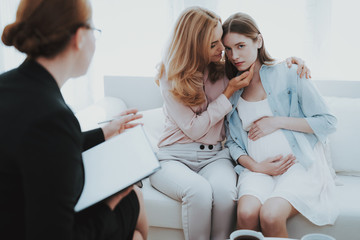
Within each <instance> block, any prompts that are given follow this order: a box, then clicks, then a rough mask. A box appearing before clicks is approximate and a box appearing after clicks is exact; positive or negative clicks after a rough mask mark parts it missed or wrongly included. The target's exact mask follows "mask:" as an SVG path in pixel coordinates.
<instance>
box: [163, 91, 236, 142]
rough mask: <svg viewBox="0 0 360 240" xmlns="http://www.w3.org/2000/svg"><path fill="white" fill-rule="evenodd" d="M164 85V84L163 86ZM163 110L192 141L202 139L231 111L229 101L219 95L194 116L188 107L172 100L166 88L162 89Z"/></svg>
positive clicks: (222, 95)
mask: <svg viewBox="0 0 360 240" xmlns="http://www.w3.org/2000/svg"><path fill="white" fill-rule="evenodd" d="M165 85H166V84H165ZM161 91H162V94H163V98H164V108H165V112H166V113H167V115H168V117H169V118H170V119H171V120H172V121H174V122H175V123H176V124H177V126H178V127H179V128H180V129H181V130H182V131H183V132H184V134H185V135H187V136H188V137H189V138H191V139H192V140H194V141H196V140H197V139H199V138H201V137H203V136H204V135H205V134H206V133H208V131H209V130H210V129H211V127H213V126H214V125H215V124H216V123H218V122H219V121H221V120H222V119H223V118H224V117H225V115H226V114H227V113H229V112H230V111H231V109H232V106H231V103H230V101H229V100H228V99H227V97H226V96H225V95H224V94H220V95H219V96H218V97H217V98H216V99H215V100H214V101H212V102H211V103H210V104H209V105H208V107H207V109H206V110H205V111H203V112H202V113H200V114H196V113H195V112H194V111H193V110H192V109H191V108H190V107H187V106H185V105H184V104H182V103H180V102H178V101H177V100H175V99H174V97H173V96H172V94H171V93H170V92H169V90H168V88H166V87H165V88H163V87H162V90H161Z"/></svg>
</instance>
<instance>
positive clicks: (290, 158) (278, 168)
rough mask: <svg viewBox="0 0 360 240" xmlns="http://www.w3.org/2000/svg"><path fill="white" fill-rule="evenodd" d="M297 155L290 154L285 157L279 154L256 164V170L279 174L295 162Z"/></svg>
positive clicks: (268, 173) (273, 174)
mask: <svg viewBox="0 0 360 240" xmlns="http://www.w3.org/2000/svg"><path fill="white" fill-rule="evenodd" d="M295 159H296V158H295V156H294V155H293V154H288V155H286V156H285V157H283V156H282V155H277V156H275V157H269V158H267V159H266V160H264V161H262V162H259V163H257V164H256V167H255V169H254V170H255V172H259V173H264V174H267V175H271V176H277V175H281V174H283V173H285V172H286V171H287V170H288V169H289V168H290V167H291V166H292V165H294V163H295Z"/></svg>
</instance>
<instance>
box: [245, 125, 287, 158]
mask: <svg viewBox="0 0 360 240" xmlns="http://www.w3.org/2000/svg"><path fill="white" fill-rule="evenodd" d="M247 150H248V151H247V152H248V154H249V156H250V157H252V158H253V159H254V160H255V161H257V162H261V161H264V160H265V159H267V158H269V157H275V156H276V155H279V154H281V155H283V156H286V155H288V154H290V153H292V150H291V148H290V145H289V142H288V141H287V139H286V137H285V135H284V133H283V132H282V130H277V131H275V132H273V133H271V134H269V135H266V136H264V137H262V138H260V139H258V140H256V141H252V140H250V139H248V149H247Z"/></svg>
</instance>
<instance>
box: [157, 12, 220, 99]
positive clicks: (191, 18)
mask: <svg viewBox="0 0 360 240" xmlns="http://www.w3.org/2000/svg"><path fill="white" fill-rule="evenodd" d="M219 22H220V23H221V20H220V18H219V17H218V16H217V15H216V14H215V13H213V12H211V11H209V10H207V9H204V8H200V7H190V8H187V9H185V10H184V12H183V13H182V14H181V15H180V17H179V18H178V20H177V22H176V25H175V28H174V31H173V34H172V36H171V38H170V42H169V46H168V48H167V51H166V53H165V57H164V59H163V61H162V63H160V69H159V73H158V75H157V77H156V78H157V79H156V81H157V82H159V80H160V79H161V78H162V77H163V75H164V74H166V75H167V79H168V80H169V81H170V86H171V87H170V92H171V93H172V94H173V96H174V97H175V99H177V100H178V101H180V102H182V103H184V104H185V105H187V106H197V105H199V104H201V103H203V102H205V101H206V97H205V92H204V89H203V77H204V76H203V72H204V71H205V69H206V68H207V67H208V69H209V78H210V81H212V82H215V81H216V80H218V79H219V78H220V77H221V76H223V75H224V64H223V63H210V56H209V50H210V47H211V38H212V34H213V30H214V29H215V27H216V25H217V24H218V23H219Z"/></svg>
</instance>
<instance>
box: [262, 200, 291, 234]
mask: <svg viewBox="0 0 360 240" xmlns="http://www.w3.org/2000/svg"><path fill="white" fill-rule="evenodd" d="M286 219H287V218H286V216H284V215H282V214H281V213H279V212H278V211H276V210H275V209H273V208H269V207H267V206H266V205H264V206H263V207H262V208H261V210H260V225H261V229H262V231H265V232H269V231H276V229H279V228H281V227H283V226H284V225H286Z"/></svg>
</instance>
